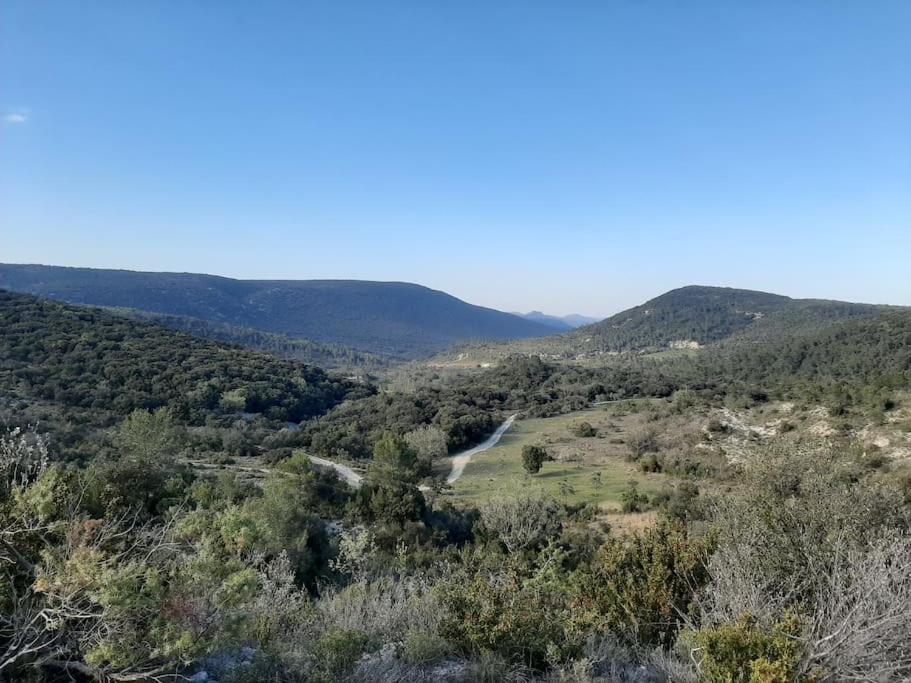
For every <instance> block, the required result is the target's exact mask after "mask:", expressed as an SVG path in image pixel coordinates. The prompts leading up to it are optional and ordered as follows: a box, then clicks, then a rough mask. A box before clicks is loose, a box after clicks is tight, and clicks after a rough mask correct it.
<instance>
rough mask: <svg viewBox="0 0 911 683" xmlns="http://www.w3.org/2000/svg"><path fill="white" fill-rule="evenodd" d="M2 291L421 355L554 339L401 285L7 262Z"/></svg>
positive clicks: (531, 325) (537, 328) (510, 318)
mask: <svg viewBox="0 0 911 683" xmlns="http://www.w3.org/2000/svg"><path fill="white" fill-rule="evenodd" d="M0 288H4V289H8V290H11V291H17V292H25V293H30V294H35V295H38V296H42V297H48V298H51V299H57V300H61V301H67V302H70V303H78V304H89V305H95V306H107V307H122V308H133V309H138V310H142V311H149V312H153V313H163V314H167V315H172V316H188V317H192V318H199V319H202V320H207V321H210V322H215V323H224V324H228V325H233V326H238V327H245V328H252V329H255V330H259V331H263V332H270V333H275V334H281V335H286V336H288V337H295V338H306V339H311V340H314V341H318V342H332V343H339V344H344V345H346V346H351V347H354V348H357V349H360V350H364V351H369V352H377V353H386V354H393V355H397V356H402V357H417V356H420V355H424V354H429V353H432V352H434V351H437V350H441V349H443V348H446V347H447V346H450V345H452V344H454V343H458V342H464V341H470V340H502V339H519V338H525V337H535V336H543V335H547V334H552V333H553V332H555V330H554V329H553V328H552V327H549V326H547V325H544V324H541V323H538V322H535V321H531V320H526V319H524V318H521V317H519V316H516V315H512V314H509V313H503V312H501V311H496V310H493V309H489V308H483V307H481V306H474V305H471V304H468V303H465V302H464V301H461V300H459V299H457V298H455V297H453V296H450V295H448V294H445V293H443V292H439V291H435V290H432V289H428V288H426V287H421V286H419V285H414V284H407V283H401V282H366V281H357V280H281V281H279V280H275V281H268V280H233V279H230V278H223V277H216V276H212V275H198V274H192V273H141V272H133V271H126V270H98V269H90V268H60V267H55V266H41V265H0Z"/></svg>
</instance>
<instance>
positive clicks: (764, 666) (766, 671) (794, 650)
mask: <svg viewBox="0 0 911 683" xmlns="http://www.w3.org/2000/svg"><path fill="white" fill-rule="evenodd" d="M802 631H803V622H802V621H801V620H800V619H798V618H797V617H795V616H789V617H787V618H786V619H784V620H783V621H781V622H779V623H777V624H775V625H774V626H772V627H771V628H769V629H764V628H762V627H761V626H760V625H759V624H757V622H756V619H755V618H753V617H752V616H750V615H744V616H742V617H741V618H740V619H739V620H737V621H736V622H733V623H725V624H721V625H719V626H716V627H714V628H706V629H703V630H701V631H697V632H696V633H695V634H693V635H692V637H691V640H692V642H693V644H694V646H695V647H696V648H698V652H699V654H700V655H701V657H702V659H701V661H700V662H699V670H700V673H701V674H702V678H703V680H705V681H709V682H711V683H791V681H794V680H797V678H798V673H799V669H798V667H799V664H800V659H801V644H800V640H799V639H800V636H801V634H802ZM800 680H804V681H807V680H812V678H809V677H802V678H800Z"/></svg>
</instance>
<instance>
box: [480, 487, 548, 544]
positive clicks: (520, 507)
mask: <svg viewBox="0 0 911 683" xmlns="http://www.w3.org/2000/svg"><path fill="white" fill-rule="evenodd" d="M562 529H563V509H562V508H561V507H560V505H559V504H558V503H557V502H556V501H555V500H553V499H552V498H541V497H533V496H528V495H522V496H519V497H516V498H495V499H493V500H491V501H490V502H489V503H487V505H485V506H484V507H483V508H482V509H481V524H480V531H482V532H483V533H486V534H487V535H488V536H490V537H492V538H495V539H496V540H498V541H500V542H501V543H502V544H503V546H504V547H505V548H506V550H507V551H508V552H510V553H518V552H522V551H525V550H533V549H536V548H540V547H541V546H543V545H544V544H545V543H547V542H548V541H549V540H551V539H555V538H557V537H558V536H559V535H560V532H561V531H562Z"/></svg>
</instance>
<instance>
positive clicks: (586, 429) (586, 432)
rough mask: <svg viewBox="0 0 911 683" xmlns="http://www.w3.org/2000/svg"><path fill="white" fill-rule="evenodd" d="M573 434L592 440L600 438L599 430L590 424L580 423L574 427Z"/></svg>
mask: <svg viewBox="0 0 911 683" xmlns="http://www.w3.org/2000/svg"><path fill="white" fill-rule="evenodd" d="M573 434H575V435H576V436H579V437H582V438H591V437H594V436H598V430H597V429H595V428H594V427H593V426H592V425H591V423H590V422H580V423H579V424H577V425H576V426H575V427H573Z"/></svg>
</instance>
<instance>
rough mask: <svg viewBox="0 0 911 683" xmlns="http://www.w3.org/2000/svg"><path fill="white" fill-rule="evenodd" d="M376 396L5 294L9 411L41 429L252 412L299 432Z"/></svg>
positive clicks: (0, 335) (309, 373) (301, 369)
mask: <svg viewBox="0 0 911 683" xmlns="http://www.w3.org/2000/svg"><path fill="white" fill-rule="evenodd" d="M371 391H372V389H371V387H365V386H362V385H357V384H354V383H352V382H349V381H346V380H342V379H339V378H335V377H332V376H330V375H327V374H326V373H325V372H324V371H323V370H321V369H319V368H316V367H312V366H308V365H304V364H301V363H295V362H292V361H286V360H280V359H278V358H274V357H272V356H269V355H266V354H261V353H255V352H252V351H247V350H245V349H240V348H236V347H231V346H226V345H224V344H218V343H215V342H210V341H205V340H202V339H197V338H195V337H191V336H189V335H187V334H183V333H180V332H175V331H173V330H169V329H166V328H164V327H160V326H158V325H153V324H150V323H145V322H141V321H137V320H128V319H126V318H124V317H121V316H117V315H113V314H111V313H109V312H107V311H103V310H99V309H91V308H83V307H81V306H72V305H69V304H62V303H58V302H55V301H47V300H43V299H38V298H35V297H33V296H29V295H24V294H13V293H11V292H5V291H2V290H0V408H3V407H4V406H7V407H10V409H11V410H12V412H13V413H15V414H18V415H20V416H22V415H24V416H25V417H26V418H27V419H28V421H30V422H32V423H34V422H37V421H40V422H42V423H43V424H45V425H46V424H47V422H48V421H50V422H55V421H56V420H57V419H58V418H59V417H63V418H64V419H63V420H62V421H61V422H62V424H64V425H66V426H67V427H73V426H75V425H86V426H92V427H98V426H107V425H109V424H111V423H112V422H113V421H115V420H116V419H117V418H119V417H123V416H124V415H127V414H128V413H130V412H131V411H133V410H136V409H153V408H158V407H169V408H171V409H172V410H174V411H175V414H178V415H179V416H181V419H183V420H185V421H187V422H188V423H191V424H203V423H205V422H206V421H207V420H210V419H211V418H217V417H219V416H225V417H226V418H227V419H228V420H229V421H231V420H234V419H236V416H237V415H238V414H239V413H242V412H243V413H248V414H250V413H261V414H263V415H264V416H265V417H267V418H268V419H270V420H274V421H279V422H285V421H294V422H299V421H301V420H306V419H308V418H311V417H314V416H318V415H321V414H323V413H325V412H326V411H327V410H329V409H330V408H332V407H334V406H336V405H337V404H339V403H340V402H342V401H344V400H345V399H348V398H354V397H357V396H362V395H365V394H369V393H370V392H371ZM0 422H2V420H0Z"/></svg>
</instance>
